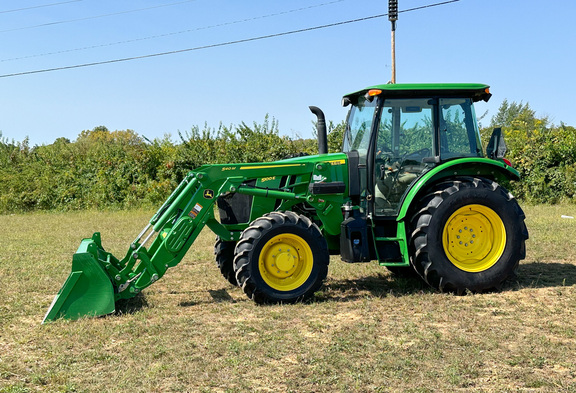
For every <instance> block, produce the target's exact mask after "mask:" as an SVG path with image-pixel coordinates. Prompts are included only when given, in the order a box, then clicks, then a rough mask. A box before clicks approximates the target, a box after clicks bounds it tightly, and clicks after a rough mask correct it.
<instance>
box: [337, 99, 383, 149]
mask: <svg viewBox="0 0 576 393" xmlns="http://www.w3.org/2000/svg"><path fill="white" fill-rule="evenodd" d="M376 101H377V100H372V102H370V101H368V100H366V99H365V98H364V97H360V98H359V99H358V103H357V105H354V106H353V107H352V109H350V112H349V114H348V121H347V129H346V134H345V135H344V145H343V148H342V150H343V151H344V152H349V151H352V150H357V151H358V153H359V154H360V156H361V157H364V158H365V157H366V152H367V151H368V145H369V144H370V133H371V131H372V120H373V119H374V110H375V109H376Z"/></svg>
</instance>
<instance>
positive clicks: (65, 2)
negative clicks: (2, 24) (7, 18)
mask: <svg viewBox="0 0 576 393" xmlns="http://www.w3.org/2000/svg"><path fill="white" fill-rule="evenodd" d="M79 1H82V0H68V1H61V2H59V3H50V4H42V5H33V6H30V7H24V8H15V9H13V10H6V11H0V14H8V13H10V12H19V11H28V10H33V9H36V8H44V7H52V6H55V5H61V4H68V3H77V2H79Z"/></svg>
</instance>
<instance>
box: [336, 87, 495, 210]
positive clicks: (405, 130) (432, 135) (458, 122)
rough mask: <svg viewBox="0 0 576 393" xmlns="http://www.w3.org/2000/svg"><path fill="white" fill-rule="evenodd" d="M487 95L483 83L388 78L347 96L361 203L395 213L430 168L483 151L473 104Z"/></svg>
mask: <svg viewBox="0 0 576 393" xmlns="http://www.w3.org/2000/svg"><path fill="white" fill-rule="evenodd" d="M489 98H490V93H489V92H488V86H486V85H481V84H418V85H415V84H388V85H380V86H374V87H370V88H367V89H364V90H360V91H358V92H356V93H352V94H350V95H347V96H345V97H344V99H343V104H344V106H348V105H351V108H350V111H349V113H348V118H347V124H346V132H345V136H344V143H343V151H344V152H345V153H347V154H348V155H349V157H350V158H351V160H350V162H351V163H355V162H357V165H351V167H350V178H351V179H357V183H358V184H356V190H357V193H358V195H357V197H358V198H359V203H360V205H361V206H364V207H365V208H366V209H367V212H370V213H372V214H373V216H376V217H377V216H388V217H389V216H396V215H397V214H398V211H399V209H400V207H401V206H402V201H403V199H404V197H405V195H406V193H407V192H408V191H409V190H410V189H411V186H412V185H413V184H414V183H415V182H417V181H418V179H419V178H421V177H422V175H424V174H425V173H427V172H428V171H430V170H431V169H432V168H434V167H436V166H438V165H440V164H442V163H444V162H447V161H449V160H454V159H457V158H470V157H483V156H484V155H483V152H482V147H481V143H480V133H479V130H478V125H477V122H476V115H475V112H474V106H473V104H474V102H475V101H479V100H485V101H487V100H488V99H489ZM353 189H354V188H353V187H351V190H353Z"/></svg>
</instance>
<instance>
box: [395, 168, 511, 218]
mask: <svg viewBox="0 0 576 393" xmlns="http://www.w3.org/2000/svg"><path fill="white" fill-rule="evenodd" d="M456 176H480V177H485V178H488V179H493V180H495V181H497V182H502V181H506V180H519V179H520V174H519V173H518V171H517V170H516V169H514V168H512V167H511V166H509V165H507V164H506V163H505V162H503V161H498V160H492V159H488V158H480V157H478V158H460V159H456V160H452V161H448V162H445V163H443V164H441V165H439V166H436V167H434V168H432V169H431V170H430V171H428V172H426V173H425V174H424V175H423V176H422V177H421V178H420V179H418V181H417V182H416V183H415V184H414V185H413V186H412V188H411V189H410V191H409V192H408V194H407V195H406V197H405V198H404V201H403V203H402V208H401V209H400V211H399V212H398V217H397V220H398V221H403V220H404V219H405V218H406V215H407V214H408V212H409V211H410V207H411V206H412V205H413V204H414V203H416V202H418V200H419V199H420V198H421V197H422V194H423V193H424V192H425V191H426V189H428V188H429V187H430V185H431V184H434V183H437V182H438V181H440V180H442V179H448V178H454V177H456Z"/></svg>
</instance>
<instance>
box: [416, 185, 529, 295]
mask: <svg viewBox="0 0 576 393" xmlns="http://www.w3.org/2000/svg"><path fill="white" fill-rule="evenodd" d="M422 200H423V203H422V205H421V206H420V207H419V208H418V209H417V213H416V214H415V216H414V218H413V219H412V228H413V232H412V234H411V236H410V245H411V250H412V264H413V266H414V268H415V269H416V271H417V272H418V274H420V276H421V277H422V278H423V279H424V280H425V281H426V282H427V283H428V284H430V285H431V286H433V287H435V288H438V289H440V290H442V291H452V292H456V293H463V292H465V291H466V290H469V291H472V292H482V291H486V290H491V289H498V288H500V287H501V285H502V283H503V282H504V281H505V280H507V279H508V278H510V277H512V276H513V275H514V274H515V272H516V269H517V267H518V264H519V262H520V260H521V259H524V258H525V256H526V248H525V241H526V239H528V230H527V229H526V225H525V224H524V213H523V211H522V209H521V208H520V206H519V205H518V203H517V202H516V199H514V197H513V196H512V194H510V193H509V192H508V191H506V190H505V189H504V188H502V187H501V186H500V185H498V184H497V183H496V182H493V181H491V180H488V179H484V178H459V179H457V180H454V181H450V182H445V183H442V184H440V185H439V186H437V187H435V188H434V189H433V190H432V191H431V192H430V193H429V194H428V195H427V196H425V197H424V198H423V199H422Z"/></svg>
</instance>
